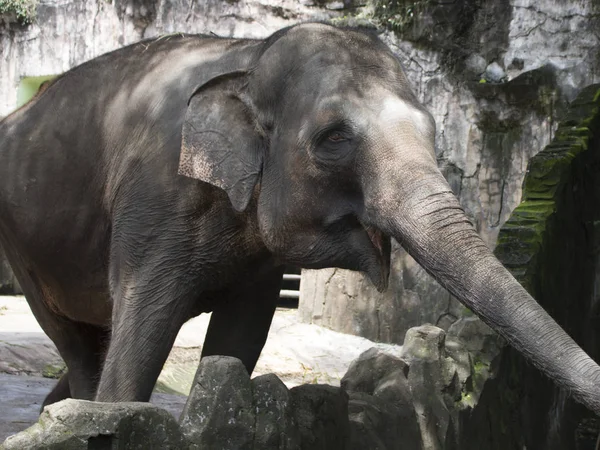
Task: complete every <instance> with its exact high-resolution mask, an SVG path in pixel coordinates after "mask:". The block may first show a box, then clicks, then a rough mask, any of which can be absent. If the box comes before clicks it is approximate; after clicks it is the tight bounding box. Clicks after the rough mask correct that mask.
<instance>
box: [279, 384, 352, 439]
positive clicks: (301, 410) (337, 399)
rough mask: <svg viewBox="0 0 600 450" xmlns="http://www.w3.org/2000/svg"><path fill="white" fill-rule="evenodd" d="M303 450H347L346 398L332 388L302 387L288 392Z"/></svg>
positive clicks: (339, 391)
mask: <svg viewBox="0 0 600 450" xmlns="http://www.w3.org/2000/svg"><path fill="white" fill-rule="evenodd" d="M290 394H291V397H292V404H293V405H294V413H295V416H296V423H297V424H298V431H299V433H300V442H301V445H300V448H301V449H302V450H346V449H347V448H348V438H349V434H350V422H349V419H348V394H347V393H346V392H345V391H344V390H342V389H340V388H336V387H333V386H327V385H319V384H305V385H302V386H297V387H295V388H293V389H291V390H290Z"/></svg>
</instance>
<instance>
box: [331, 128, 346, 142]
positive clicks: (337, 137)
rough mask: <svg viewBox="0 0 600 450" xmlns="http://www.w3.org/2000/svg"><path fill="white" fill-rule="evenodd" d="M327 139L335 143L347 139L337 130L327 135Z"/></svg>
mask: <svg viewBox="0 0 600 450" xmlns="http://www.w3.org/2000/svg"><path fill="white" fill-rule="evenodd" d="M327 140H328V141H329V142H335V143H337V142H344V141H347V140H348V139H347V138H346V137H345V136H344V135H343V134H342V133H340V132H339V131H333V132H331V133H330V134H329V135H328V136H327Z"/></svg>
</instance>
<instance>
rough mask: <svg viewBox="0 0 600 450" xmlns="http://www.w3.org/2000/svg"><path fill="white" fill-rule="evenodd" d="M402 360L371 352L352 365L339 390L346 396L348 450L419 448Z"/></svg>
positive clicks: (407, 369) (417, 432) (414, 415)
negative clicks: (349, 431) (343, 391)
mask: <svg viewBox="0 0 600 450" xmlns="http://www.w3.org/2000/svg"><path fill="white" fill-rule="evenodd" d="M408 371H409V367H408V365H407V364H406V362H404V361H403V360H401V359H399V358H396V357H394V356H392V355H389V354H386V353H384V352H382V351H381V350H378V349H376V348H372V349H369V350H367V351H366V352H364V353H362V354H361V355H360V356H359V357H358V359H357V360H356V361H354V362H353V363H352V365H351V366H350V368H349V369H348V372H346V375H344V378H342V382H341V385H342V389H344V390H346V391H347V392H348V393H349V396H350V403H349V413H350V425H351V433H350V436H351V439H350V442H351V447H350V448H351V449H356V450H359V449H373V450H375V449H387V450H392V449H402V450H408V449H410V450H412V449H415V450H418V449H420V448H421V436H420V433H419V427H418V426H417V418H416V414H415V409H414V406H413V403H412V396H411V393H410V388H409V386H408V380H407V378H406V376H407V374H408Z"/></svg>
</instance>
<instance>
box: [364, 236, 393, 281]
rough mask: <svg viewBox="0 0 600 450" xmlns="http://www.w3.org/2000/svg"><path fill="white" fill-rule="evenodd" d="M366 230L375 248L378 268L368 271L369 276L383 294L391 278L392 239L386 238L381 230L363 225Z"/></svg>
mask: <svg viewBox="0 0 600 450" xmlns="http://www.w3.org/2000/svg"><path fill="white" fill-rule="evenodd" d="M363 228H364V230H365V231H366V233H367V236H369V241H371V245H372V246H373V250H374V251H375V254H376V255H377V262H378V267H377V270H373V269H371V270H367V275H368V276H369V278H370V279H371V281H372V282H373V284H374V285H375V287H376V288H377V290H378V291H379V292H383V291H385V290H386V289H387V287H388V281H389V276H390V259H391V253H392V251H391V248H392V244H391V239H390V237H389V236H386V235H385V234H384V233H383V232H381V230H379V229H377V228H375V227H373V226H370V225H363Z"/></svg>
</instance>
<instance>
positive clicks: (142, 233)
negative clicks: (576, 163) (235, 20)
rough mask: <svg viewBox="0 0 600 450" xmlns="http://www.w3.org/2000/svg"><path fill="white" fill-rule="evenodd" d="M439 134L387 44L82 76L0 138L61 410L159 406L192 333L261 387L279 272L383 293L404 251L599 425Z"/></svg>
mask: <svg viewBox="0 0 600 450" xmlns="http://www.w3.org/2000/svg"><path fill="white" fill-rule="evenodd" d="M434 127H435V125H434V122H433V120H432V119H431V116H430V115H429V114H428V113H427V112H426V111H425V110H424V108H423V107H422V106H421V105H419V103H418V102H417V100H416V99H415V96H414V95H413V93H412V92H411V89H410V87H409V84H408V82H407V79H406V76H405V75H404V73H403V71H402V69H401V67H400V64H399V63H398V61H397V59H396V58H395V57H394V55H393V54H392V53H391V51H390V50H389V49H388V48H387V47H386V46H384V45H383V44H382V43H381V42H380V41H378V40H377V39H376V38H374V37H372V36H369V35H366V34H363V33H361V32H357V31H351V30H345V31H343V30H339V29H336V28H333V27H330V26H326V25H320V24H304V25H300V26H297V27H293V28H290V29H285V30H282V31H281V32H278V33H276V34H275V35H274V36H272V37H271V38H269V39H267V40H261V41H254V40H232V39H218V38H213V37H200V36H170V37H165V38H161V39H155V40H150V41H145V42H143V43H139V44H135V45H132V46H130V47H127V48H125V49H122V50H119V51H116V52H113V53H110V54H107V55H104V56H102V57H100V58H97V59H95V60H93V61H90V62H88V63H86V64H84V65H82V66H80V67H77V68H75V69H73V70H71V71H70V72H68V73H66V74H65V75H64V76H62V77H61V78H59V79H58V80H57V81H55V82H54V83H52V85H51V86H49V87H48V88H47V89H46V90H45V91H44V92H43V93H41V94H40V95H39V96H38V97H37V98H36V99H35V100H34V101H33V102H31V103H30V104H28V105H27V106H25V107H24V108H22V109H21V110H19V111H17V112H16V113H14V114H12V115H11V116H9V117H8V118H6V119H5V120H4V121H3V122H1V123H0V240H1V243H2V245H3V246H4V249H5V251H6V253H7V255H8V258H9V260H10V262H11V264H12V266H13V268H14V270H15V273H16V275H17V277H18V279H19V282H20V283H21V285H22V287H23V289H24V291H25V293H26V295H27V300H28V301H29V304H30V305H31V308H32V310H33V312H34V314H35V316H36V317H37V319H38V321H39V322H40V324H41V326H42V327H43V329H44V330H45V332H46V333H47V334H48V335H49V336H50V337H51V338H52V340H53V341H54V342H55V343H56V346H57V347H58V349H59V351H60V353H61V355H62V356H63V358H64V360H65V361H66V363H67V366H68V369H69V371H68V374H67V375H65V376H64V377H63V378H62V379H61V380H60V381H59V383H58V385H57V387H56V388H55V389H54V391H53V392H52V393H51V394H50V395H49V396H48V398H47V399H46V401H45V403H46V404H48V403H51V402H54V401H57V400H60V399H62V398H64V397H67V396H72V397H76V398H85V399H92V398H95V399H96V400H99V401H130V400H140V401H146V400H148V399H149V397H150V394H151V391H152V388H153V386H154V383H155V381H156V379H157V376H158V374H159V372H160V369H161V367H162V365H163V363H164V361H165V359H166V357H167V355H168V353H169V350H170V349H171V346H172V344H173V341H174V339H175V336H176V334H177V332H178V330H179V328H180V327H181V325H182V324H183V323H184V322H185V321H186V320H187V319H189V318H190V317H193V316H195V315H197V314H199V313H201V312H205V311H213V316H212V319H211V323H210V327H209V331H208V334H207V337H206V341H205V346H204V350H203V355H213V354H221V355H231V356H236V357H238V358H240V359H241V360H242V361H243V362H244V364H245V365H246V367H247V369H248V371H249V372H251V371H252V369H253V368H254V365H255V363H256V360H257V358H258V356H259V354H260V351H261V349H262V347H263V344H264V342H265V339H266V336H267V331H268V328H269V325H270V323H271V318H272V316H273V312H274V309H275V304H276V301H277V296H278V290H279V285H280V280H281V274H282V264H284V263H290V264H296V265H300V266H302V267H312V268H318V267H327V266H338V267H343V268H348V269H353V270H360V271H363V272H365V273H367V274H368V276H369V277H370V278H371V280H372V281H373V282H374V283H375V284H376V285H377V286H378V288H379V289H384V288H385V286H386V284H387V277H388V270H389V269H388V268H389V257H390V245H389V242H390V241H389V237H390V236H391V237H394V238H395V239H397V240H398V241H399V242H400V243H401V244H402V245H403V246H404V247H405V248H406V249H407V250H408V252H410V254H411V255H413V256H414V257H415V258H416V260H417V261H418V262H419V263H420V264H421V265H423V267H425V268H426V269H427V270H428V271H429V272H430V273H431V274H433V276H434V277H435V278H436V279H437V280H438V281H439V282H440V283H441V284H443V285H444V286H445V287H447V288H448V290H450V291H451V292H452V293H453V294H454V295H456V296H457V297H458V298H459V299H460V300H461V301H462V302H463V303H464V304H465V305H467V306H468V307H469V308H471V309H472V310H473V311H475V312H476V313H477V314H478V315H479V316H481V317H482V318H483V320H484V321H485V322H487V323H488V324H490V325H491V326H492V327H493V328H494V329H495V330H496V331H498V332H499V333H500V334H501V335H502V336H504V337H505V338H506V339H507V340H508V341H509V342H510V343H511V344H512V345H513V346H514V347H516V348H517V349H518V350H519V351H521V352H522V353H523V354H524V355H525V356H527V357H528V358H529V359H530V360H531V361H532V362H533V363H534V364H536V365H537V366H538V367H539V368H540V369H541V370H543V371H544V372H545V373H546V374H547V375H548V376H549V377H551V378H552V379H553V380H555V381H556V382H557V383H558V384H559V385H561V386H563V387H565V388H567V389H568V391H569V392H571V393H572V394H573V395H574V396H575V397H576V398H577V399H579V400H580V401H581V402H583V403H584V404H585V405H587V406H588V407H589V408H590V409H592V410H593V411H595V412H596V413H600V368H599V367H598V366H597V365H596V364H595V363H594V362H593V361H592V360H591V359H590V358H589V357H588V356H587V355H586V354H585V353H584V352H583V351H582V350H581V349H580V348H579V347H578V346H577V345H576V344H575V343H574V342H573V341H572V340H571V339H570V338H569V337H568V336H567V335H566V334H565V333H564V332H563V330H562V329H561V328H559V327H558V326H557V325H556V323H555V322H554V321H553V320H552V319H551V318H550V317H549V316H548V315H547V314H546V313H545V312H544V311H543V309H542V308H541V307H540V306H538V304H537V303H536V302H535V301H534V300H533V299H532V298H531V297H530V296H529V295H528V294H527V293H526V292H525V290H524V289H523V288H522V287H521V286H520V285H519V284H518V283H517V282H516V281H515V280H514V278H513V277H512V276H511V275H510V274H509V273H508V272H507V271H506V270H505V269H504V268H503V267H502V265H501V264H500V263H499V262H498V261H497V260H496V259H495V258H494V256H493V255H492V254H491V253H490V252H489V250H488V249H487V248H486V246H485V245H484V244H483V242H482V241H481V239H480V238H479V237H478V235H477V233H476V232H475V230H474V228H473V226H472V225H471V223H470V222H469V220H468V219H467V218H466V217H465V215H464V213H463V210H462V209H461V207H460V206H459V204H458V202H457V200H456V198H455V197H454V196H453V195H452V192H451V190H450V188H449V186H448V184H447V183H446V181H445V180H444V178H443V177H442V175H441V174H440V172H439V171H438V169H437V165H436V160H435V156H434Z"/></svg>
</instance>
